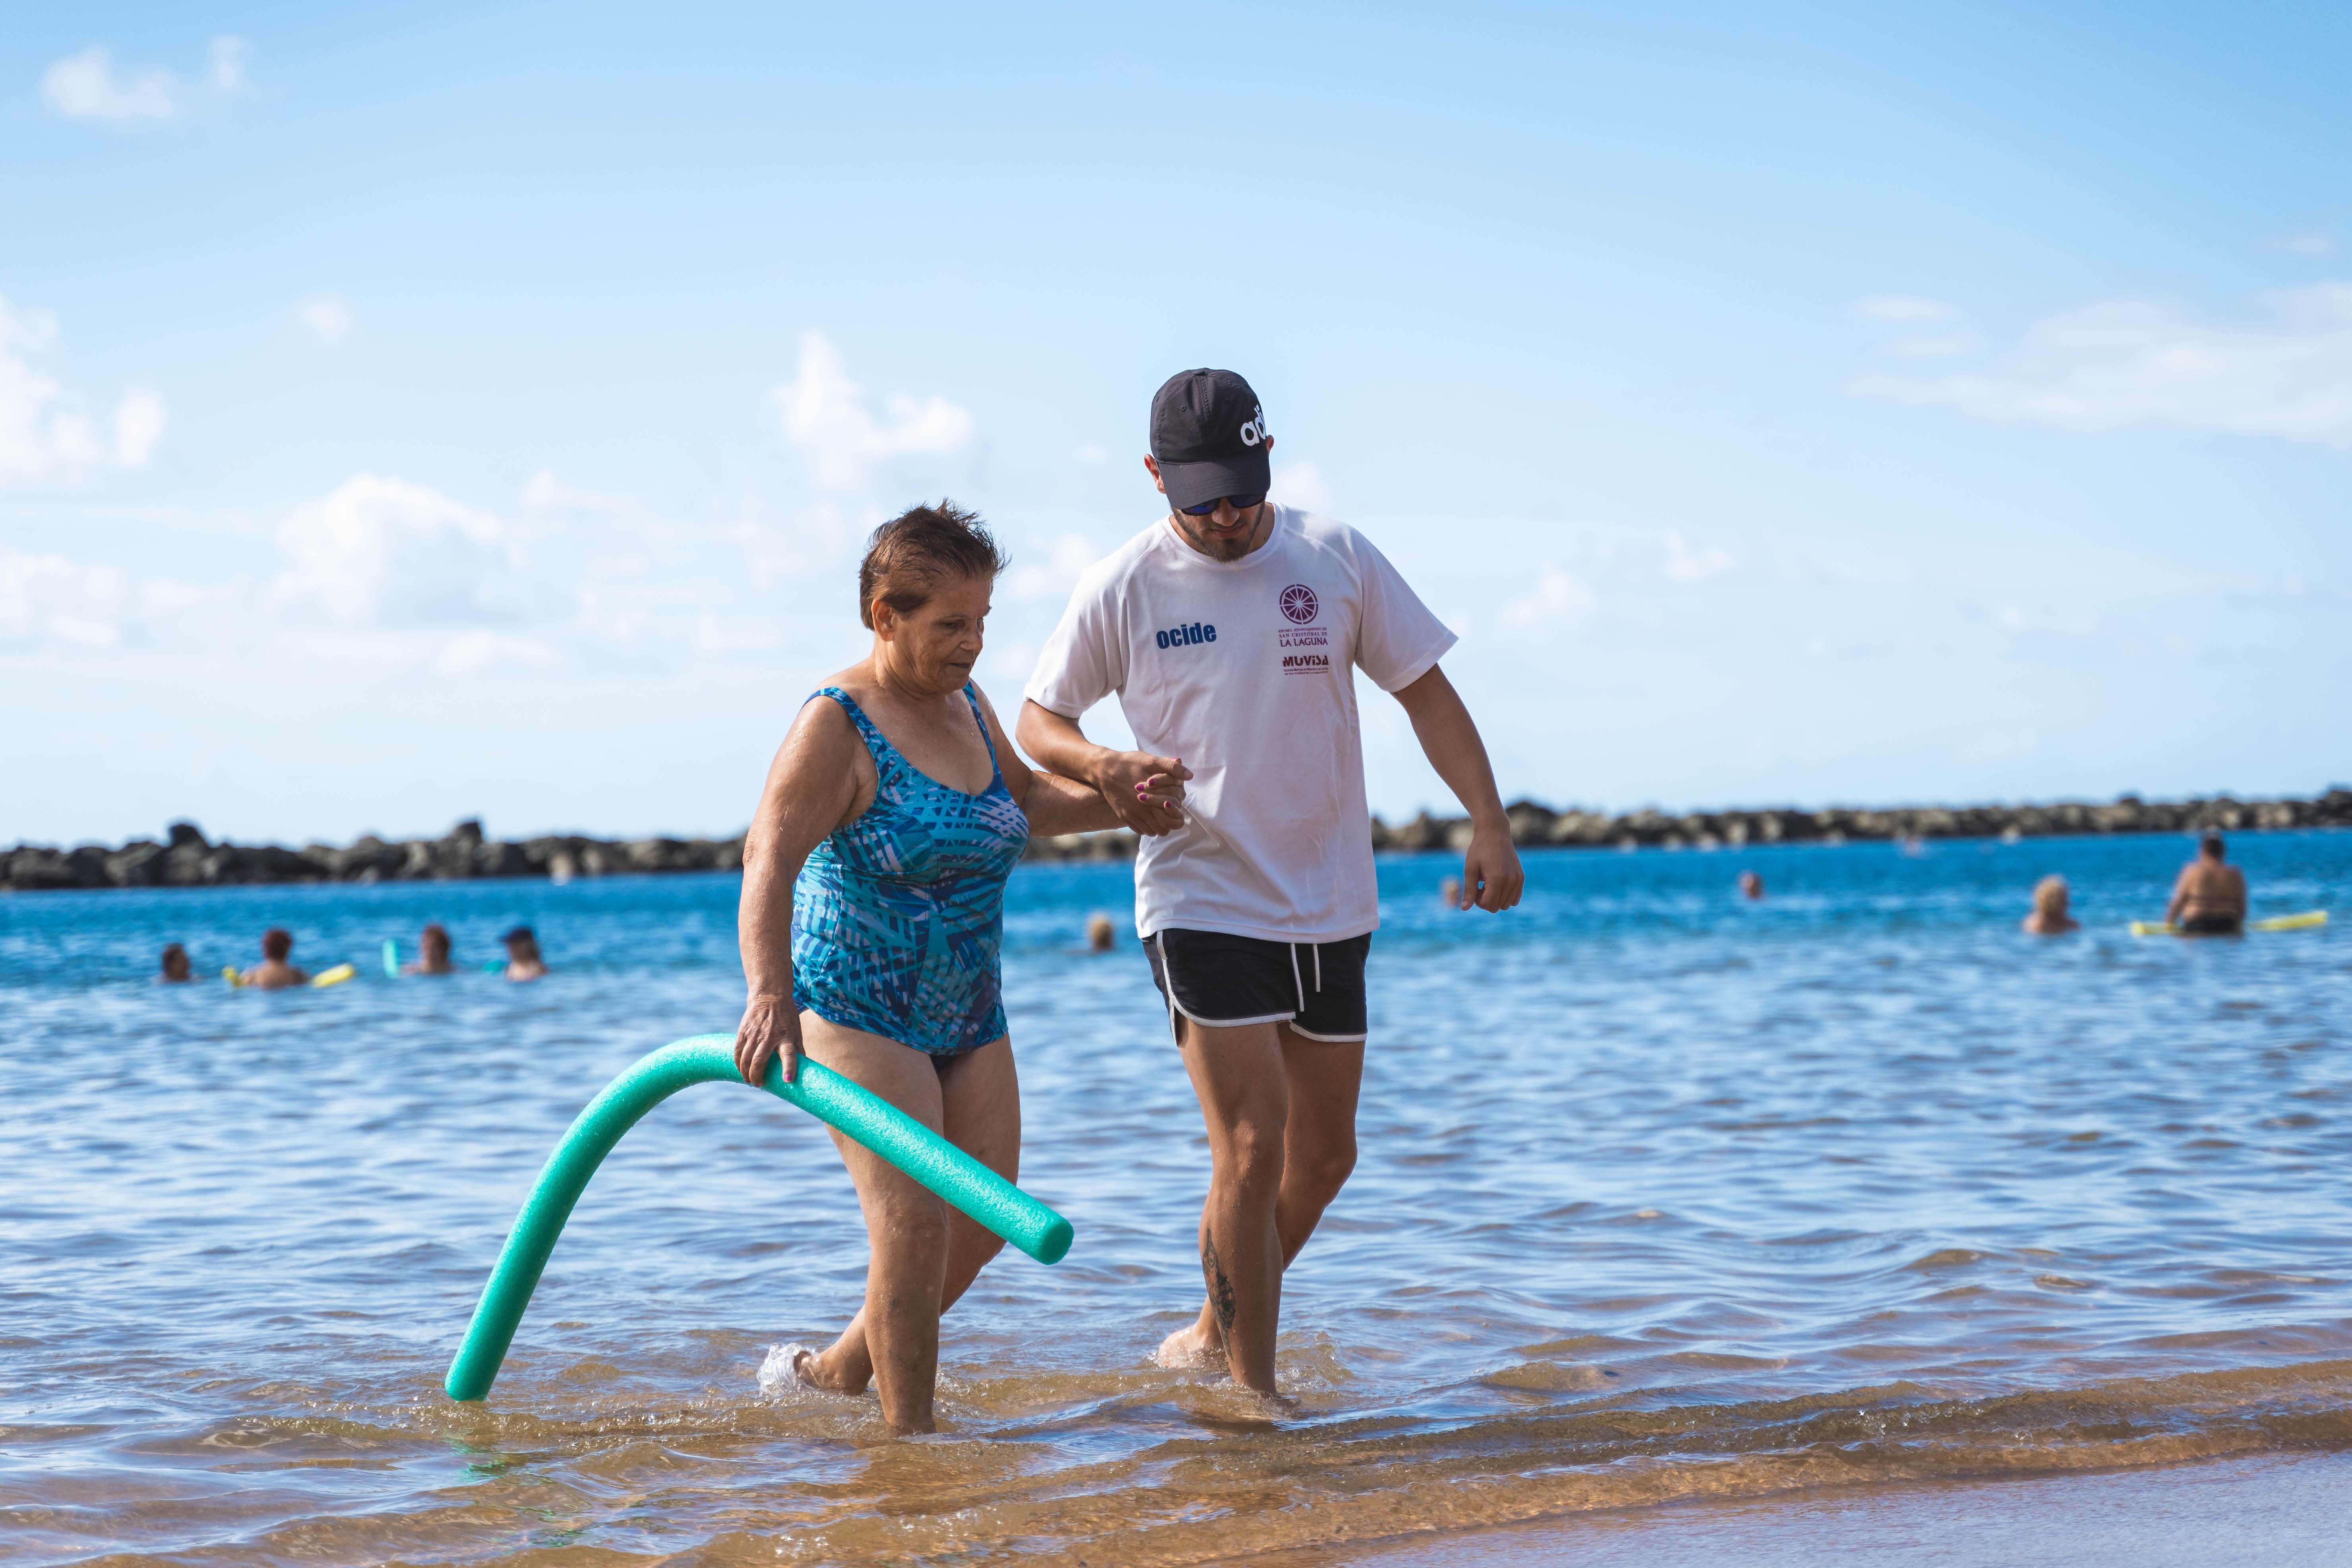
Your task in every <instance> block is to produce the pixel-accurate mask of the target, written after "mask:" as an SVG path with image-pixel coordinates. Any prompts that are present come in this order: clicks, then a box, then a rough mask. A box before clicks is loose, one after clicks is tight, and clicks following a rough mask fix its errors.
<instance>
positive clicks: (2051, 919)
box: [2025, 876, 2082, 936]
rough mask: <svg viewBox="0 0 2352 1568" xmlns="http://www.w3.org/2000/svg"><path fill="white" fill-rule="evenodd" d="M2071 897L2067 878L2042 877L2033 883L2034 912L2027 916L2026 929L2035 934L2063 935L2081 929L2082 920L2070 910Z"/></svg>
mask: <svg viewBox="0 0 2352 1568" xmlns="http://www.w3.org/2000/svg"><path fill="white" fill-rule="evenodd" d="M2071 897H2072V895H2071V894H2070V892H2069V891H2068V889H2067V887H2066V879H2065V878H2063V877H2058V876H2050V877H2044V878H2042V880H2040V881H2039V882H2036V883H2035V884H2033V912H2032V914H2030V915H2028V916H2026V917H2025V929H2026V930H2027V931H2029V932H2031V933H2032V934H2033V935H2035V936H2063V935H2065V934H2066V932H2068V931H2075V930H2078V929H2080V927H2081V925H2082V922H2081V921H2077V920H2076V919H2075V918H2074V916H2073V914H2071V913H2069V912H2068V908H2067V906H2068V903H2069V900H2070V899H2071Z"/></svg>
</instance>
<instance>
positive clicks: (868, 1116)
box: [443, 1035, 1074, 1400]
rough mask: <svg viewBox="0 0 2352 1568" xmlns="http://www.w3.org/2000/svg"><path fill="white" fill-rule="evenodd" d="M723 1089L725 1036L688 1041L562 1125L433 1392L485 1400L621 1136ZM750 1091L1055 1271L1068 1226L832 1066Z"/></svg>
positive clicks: (727, 1075) (804, 1066)
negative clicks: (684, 1092)
mask: <svg viewBox="0 0 2352 1568" xmlns="http://www.w3.org/2000/svg"><path fill="white" fill-rule="evenodd" d="M729 1081H732V1082H737V1083H740V1082H741V1081H742V1080H741V1079H740V1077H739V1076H738V1074H737V1073H736V1071H735V1037H734V1036H732V1035H696V1036H693V1037H690V1038H688V1039H683V1040H677V1041H673V1042H672V1043H670V1044H669V1045H667V1046H664V1047H662V1048H661V1049H659V1050H657V1051H654V1052H651V1053H650V1054H648V1055H646V1056H644V1057H640V1058H637V1061H636V1062H635V1065H634V1066H632V1067H631V1068H629V1069H628V1070H627V1071H625V1072H624V1073H623V1074H621V1076H620V1077H618V1078H616V1079H614V1080H613V1081H612V1082H611V1083H609V1084H607V1085H605V1086H604V1092H603V1093H602V1094H599V1095H598V1096H597V1097H596V1098H595V1099H593V1100H590V1101H589V1102H588V1106H587V1109H586V1110H583V1111H581V1113H580V1114H579V1116H578V1117H576V1118H575V1119H573V1121H572V1126H571V1128H570V1129H569V1130H568V1131H566V1132H565V1133H564V1134H563V1140H562V1142H560V1143H558V1144H557V1145H556V1146H555V1152H553V1153H552V1154H550V1155H549V1156H548V1157H547V1163H546V1165H545V1166H543V1167H542V1168H541V1171H540V1173H539V1180H538V1181H537V1182H536V1183H534V1184H532V1186H531V1189H530V1196H529V1197H527V1198H525V1199H524V1200H523V1205H522V1212H521V1213H520V1214H519V1215H516V1216H515V1223H514V1229H513V1230H511V1231H509V1233H508V1235H507V1243H506V1246H505V1247H503V1248H501V1249H500V1250H499V1261H498V1266H497V1267H496V1268H493V1269H492V1270H491V1271H490V1278H489V1282H488V1284H486V1285H484V1286H483V1287H482V1299H481V1300H480V1302H479V1303H478V1304H477V1305H476V1307H475V1308H474V1318H473V1321H472V1322H470V1323H469V1324H467V1328H466V1339H465V1342H464V1343H463V1344H461V1345H460V1346H458V1348H457V1359H456V1360H454V1361H452V1362H451V1363H449V1376H448V1379H447V1381H446V1383H444V1384H443V1387H444V1388H445V1389H446V1391H447V1392H448V1394H449V1397H450V1398H452V1399H458V1400H474V1399H480V1398H482V1397H483V1396H485V1395H486V1394H488V1393H489V1391H490V1384H492V1383H494V1382H496V1381H497V1379H498V1375H499V1364H500V1363H503V1362H504V1361H505V1360H506V1354H507V1347H508V1345H509V1344H511V1343H512V1342H513V1341H514V1333H515V1328H516V1326H517V1325H518V1324H520V1322H521V1321H522V1314H523V1309H524V1308H526V1307H528V1306H530V1297H531V1292H532V1291H533V1290H535V1289H538V1288H539V1277H540V1275H541V1273H542V1272H544V1271H545V1269H546V1268H547V1259H548V1256H549V1254H551V1253H552V1252H553V1251H554V1250H555V1243H556V1239H557V1238H558V1237H561V1236H562V1234H563V1222H564V1221H565V1220H567V1219H569V1218H570V1217H571V1215H572V1205H574V1204H575V1203H577V1202H579V1201H580V1194H581V1193H582V1192H583V1190H585V1188H586V1187H587V1185H588V1178H589V1177H591V1176H593V1175H594V1174H595V1173H596V1167H597V1166H598V1165H599V1164H601V1163H603V1162H604V1156H605V1155H606V1154H608V1153H610V1152H612V1149H613V1145H614V1144H615V1143H617V1142H620V1141H621V1135H622V1134H623V1133H625V1132H626V1131H628V1130H629V1129H630V1128H632V1127H634V1126H635V1125H636V1124H637V1122H638V1121H639V1120H641V1119H642V1118H643V1117H644V1116H645V1114H646V1112H647V1111H649V1110H652V1109H653V1108H654V1107H655V1106H656V1105H659V1104H660V1103H661V1102H662V1101H663V1100H667V1099H668V1098H669V1097H670V1096H671V1095H673V1094H676V1093H677V1091H678V1090H680V1089H686V1088H688V1087H689V1086H691V1085H694V1084H698V1083H722V1082H729ZM760 1087H761V1088H762V1089H766V1090H767V1091H768V1092H769V1093H770V1094H772V1095H774V1096H775V1097H776V1098H777V1099H779V1100H788V1101H790V1102H791V1103H792V1104H794V1105H797V1106H799V1107H800V1108H801V1109H802V1110H805V1111H807V1112H808V1113H809V1114H810V1115H812V1116H814V1117H815V1118H816V1119H817V1120H818V1121H823V1122H824V1123H825V1124H826V1125H827V1126H829V1127H835V1128H838V1129H839V1130H840V1131H843V1132H845V1133H846V1134H847V1135H848V1136H850V1137H851V1138H854V1139H856V1141H857V1142H859V1143H862V1144H864V1145H865V1146H866V1148H868V1149H870V1150H872V1151H873V1152H875V1153H877V1154H879V1155H881V1156H882V1157H883V1158H884V1159H886V1160H887V1161H889V1162H890V1163H892V1164H893V1165H896V1166H897V1167H898V1169H900V1170H901V1171H904V1172H906V1173H907V1174H908V1175H909V1176H912V1177H913V1178H914V1179H915V1180H917V1181H918V1182H920V1183H921V1184H923V1185H924V1186H926V1187H928V1188H929V1189H930V1190H931V1191H932V1192H934V1193H937V1194H939V1195H940V1197H942V1198H944V1199H946V1200H947V1201H948V1202H949V1203H950V1204H953V1205H955V1206H956V1207H957V1208H959V1209H961V1210H962V1211H963V1212H964V1213H965V1214H968V1215H971V1217H972V1218H973V1219H975V1220H977V1221H979V1222H980V1223H981V1224H982V1225H984V1226H987V1227H988V1228H989V1229H990V1230H992V1231H993V1232H995V1233H996V1234H997V1235H998V1236H1001V1237H1003V1238H1004V1239H1005V1240H1007V1241H1009V1242H1011V1243H1012V1244H1013V1246H1015V1247H1019V1248H1020V1249H1021V1250H1022V1251H1024V1252H1025V1253H1027V1254H1028V1255H1029V1256H1030V1257H1032V1258H1035V1259H1036V1260H1037V1261H1038V1262H1040V1263H1058V1262H1060V1261H1061V1260H1062V1258H1063V1256H1064V1255H1065V1254H1066V1253H1067V1252H1068V1251H1069V1250H1070V1242H1071V1239H1072V1237H1073V1236H1074V1232H1073V1231H1072V1229H1071V1226H1070V1222H1069V1221H1068V1220H1066V1219H1064V1218H1063V1217H1062V1216H1061V1215H1058V1214H1055V1212H1054V1211H1053V1210H1052V1209H1050V1208H1047V1207H1046V1206H1045V1205H1044V1204H1041V1203H1039V1202H1038V1201H1037V1200H1036V1199H1035V1198H1033V1197H1031V1196H1030V1195H1029V1194H1027V1193H1024V1192H1023V1191H1022V1190H1021V1189H1020V1188H1019V1187H1016V1186H1014V1185H1013V1184H1012V1183H1010V1182H1008V1181H1006V1180H1005V1179H1004V1178H1003V1177H1002V1176H1000V1175H998V1174H997V1173H995V1172H993V1171H992V1170H990V1169H989V1168H988V1167H987V1166H985V1165H983V1164H982V1163H980V1162H979V1161H977V1160H975V1159H973V1158H972V1157H971V1155H969V1154H967V1153H965V1152H963V1151H962V1150H961V1149H959V1148H957V1147H956V1146H955V1145H954V1144H952V1143H950V1142H948V1141H947V1140H946V1139H944V1138H942V1137H940V1135H939V1134H938V1133H936V1132H934V1131H931V1130H930V1129H929V1128H928V1127H926V1126H924V1125H923V1124H922V1123H921V1122H919V1121H916V1120H915V1119H914V1118H913V1117H911V1116H908V1114H907V1113H906V1112H905V1111H903V1110H899V1109H898V1107H897V1106H894V1105H892V1104H890V1103H889V1102H887V1100H882V1099H880V1098H879V1097H877V1096H876V1095H874V1094H872V1093H870V1092H868V1091H867V1090H866V1089H860V1088H859V1087H858V1086H857V1085H856V1084H854V1083H852V1082H850V1081H849V1080H848V1079H845V1078H844V1077H842V1076H841V1075H840V1074H839V1073H837V1072H835V1071H834V1070H833V1069H832V1068H827V1067H824V1066H823V1065H822V1064H820V1063H817V1062H814V1061H811V1060H809V1059H808V1058H806V1057H803V1058H801V1066H800V1072H799V1074H798V1075H797V1076H796V1077H795V1078H794V1079H793V1081H792V1082H791V1083H786V1082H784V1081H783V1069H782V1067H781V1066H780V1065H778V1064H774V1063H771V1064H770V1066H769V1068H768V1077H767V1081H766V1082H764V1083H762V1084H761V1086H760Z"/></svg>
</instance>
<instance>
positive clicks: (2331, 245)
mask: <svg viewBox="0 0 2352 1568" xmlns="http://www.w3.org/2000/svg"><path fill="white" fill-rule="evenodd" d="M2271 244H2272V245H2273V247H2275V248H2277V249H2280V250H2284V251H2285V252H2286V253H2287V254H2288V255H2289V256H2333V255H2335V254H2336V237H2335V236H2334V235H2332V234H2321V233H2318V232H2317V231H2316V230H2314V231H2310V232H2307V233H2304V234H2283V235H2281V236H2279V237H2278V238H2276V239H2274V240H2273V241H2272V242H2271Z"/></svg>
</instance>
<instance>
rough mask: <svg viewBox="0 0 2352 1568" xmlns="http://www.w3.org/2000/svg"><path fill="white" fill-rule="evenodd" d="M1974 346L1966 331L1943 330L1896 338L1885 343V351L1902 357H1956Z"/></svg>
mask: <svg viewBox="0 0 2352 1568" xmlns="http://www.w3.org/2000/svg"><path fill="white" fill-rule="evenodd" d="M1976 346H1977V345H1976V340H1975V339H1973V338H1970V337H1969V336H1968V335H1967V334H1966V333H1963V332H1944V333H1939V334H1932V335H1927V336H1914V337H1908V338H1896V339H1895V340H1894V341H1893V342H1889V343H1888V344H1887V345H1886V352H1887V353H1891V354H1894V355H1895V356H1897V357H1898V358H1902V359H1958V358H1959V357H1960V356H1961V355H1962V354H1966V353H1973V352H1974V351H1975V349H1976Z"/></svg>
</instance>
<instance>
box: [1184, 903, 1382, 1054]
mask: <svg viewBox="0 0 2352 1568" xmlns="http://www.w3.org/2000/svg"><path fill="white" fill-rule="evenodd" d="M1371 950H1372V933H1371V932H1370V931H1366V932H1365V933H1364V934H1363V935H1361V936H1351V937H1348V938H1346V939H1345V940H1343V941H1340V942H1265V941H1263V940H1261V939H1259V938H1257V937H1254V936H1227V935H1225V934H1224V933H1223V932H1222V931H1181V930H1176V929H1172V928H1171V929H1170V930H1167V931H1154V932H1153V933H1152V934H1151V935H1150V936H1147V937H1145V938H1144V939H1143V955H1144V956H1145V957H1146V958H1148V959H1150V961H1151V979H1152V983H1153V984H1156V985H1158V986H1159V987H1160V996H1161V997H1162V998H1164V999H1165V1000H1166V1001H1167V1003H1168V1006H1169V1020H1168V1023H1169V1027H1171V1028H1173V1027H1175V1024H1176V1018H1175V1016H1176V1015H1177V1014H1179V1013H1181V1014H1182V1015H1183V1016H1185V1017H1187V1018H1190V1019H1192V1021H1193V1022H1194V1023H1196V1024H1207V1025H1210V1026H1213V1027H1230V1026H1233V1025H1235V1024H1287V1025H1289V1026H1290V1028H1291V1032H1292V1033H1293V1034H1297V1035H1303V1036H1305V1037H1307V1038H1308V1039H1310V1040H1329V1041H1333V1042H1344V1041H1351V1040H1360V1039H1362V1038H1363V1037H1364V1036H1365V1034H1366V1033H1367V1028H1366V1021H1365V1010H1364V956H1365V955H1366V954H1367V953H1369V952H1371Z"/></svg>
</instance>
